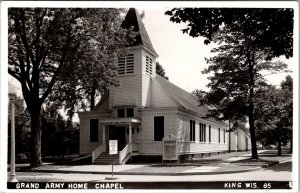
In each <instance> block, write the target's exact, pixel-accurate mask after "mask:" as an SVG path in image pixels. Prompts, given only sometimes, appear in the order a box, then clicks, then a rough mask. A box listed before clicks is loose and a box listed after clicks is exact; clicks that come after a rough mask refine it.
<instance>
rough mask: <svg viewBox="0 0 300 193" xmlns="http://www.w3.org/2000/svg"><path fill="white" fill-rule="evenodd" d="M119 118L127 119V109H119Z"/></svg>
mask: <svg viewBox="0 0 300 193" xmlns="http://www.w3.org/2000/svg"><path fill="white" fill-rule="evenodd" d="M118 117H119V118H123V117H125V109H118Z"/></svg>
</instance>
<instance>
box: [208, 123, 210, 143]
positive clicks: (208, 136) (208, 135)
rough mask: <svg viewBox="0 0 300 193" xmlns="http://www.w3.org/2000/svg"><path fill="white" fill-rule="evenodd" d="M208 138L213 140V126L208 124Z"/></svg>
mask: <svg viewBox="0 0 300 193" xmlns="http://www.w3.org/2000/svg"><path fill="white" fill-rule="evenodd" d="M208 140H209V142H211V126H210V125H209V126H208Z"/></svg>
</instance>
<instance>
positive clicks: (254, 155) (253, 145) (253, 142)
mask: <svg viewBox="0 0 300 193" xmlns="http://www.w3.org/2000/svg"><path fill="white" fill-rule="evenodd" d="M252 92H253V91H252ZM250 93H251V91H250ZM253 110H254V109H253V102H250V107H249V126H250V135H251V152H252V159H258V155H257V147H256V134H255V126H254V116H253Z"/></svg>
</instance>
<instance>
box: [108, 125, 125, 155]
mask: <svg viewBox="0 0 300 193" xmlns="http://www.w3.org/2000/svg"><path fill="white" fill-rule="evenodd" d="M125 130H126V127H124V126H115V125H110V126H109V140H118V151H121V150H123V148H124V147H125Z"/></svg>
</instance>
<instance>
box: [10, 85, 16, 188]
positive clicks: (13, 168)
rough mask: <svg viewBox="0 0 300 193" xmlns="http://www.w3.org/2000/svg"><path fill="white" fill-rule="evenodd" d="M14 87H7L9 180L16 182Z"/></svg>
mask: <svg viewBox="0 0 300 193" xmlns="http://www.w3.org/2000/svg"><path fill="white" fill-rule="evenodd" d="M16 97H17V95H16V92H15V87H14V86H13V85H11V88H10V89H9V99H10V102H11V133H10V179H9V181H10V182H18V180H17V178H16V165H15V153H16V151H15V150H16V149H15V145H16V144H15V102H16Z"/></svg>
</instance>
